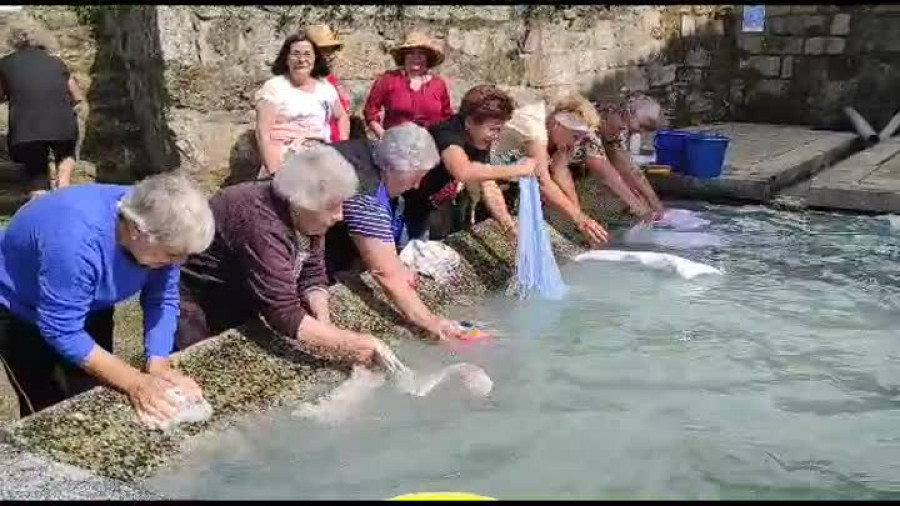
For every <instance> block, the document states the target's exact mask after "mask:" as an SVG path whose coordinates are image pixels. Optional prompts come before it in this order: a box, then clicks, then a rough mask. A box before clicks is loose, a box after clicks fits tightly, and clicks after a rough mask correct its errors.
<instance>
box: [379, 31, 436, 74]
mask: <svg viewBox="0 0 900 506" xmlns="http://www.w3.org/2000/svg"><path fill="white" fill-rule="evenodd" d="M407 49H424V50H426V51H428V53H429V54H430V56H429V57H428V66H429V67H434V66H437V65H440V64H441V63H442V62H443V61H444V50H443V48H441V46H440V44H438V43H437V42H436V41H434V40H432V38H431V37H429V36H428V35H427V34H425V32H420V31H414V32H410V33H409V34H408V35H407V36H406V40H404V41H403V43H402V44H400V45H398V46H396V47H394V48H392V49H391V56H393V57H394V62H395V63H396V64H397V66H398V67H402V66H403V53H404V51H406V50H407Z"/></svg>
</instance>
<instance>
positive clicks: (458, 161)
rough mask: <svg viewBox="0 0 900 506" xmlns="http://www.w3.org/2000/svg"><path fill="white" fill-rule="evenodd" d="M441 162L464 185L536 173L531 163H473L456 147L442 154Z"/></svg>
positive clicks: (463, 151) (451, 147) (450, 147)
mask: <svg viewBox="0 0 900 506" xmlns="http://www.w3.org/2000/svg"><path fill="white" fill-rule="evenodd" d="M441 160H442V161H443V162H444V166H445V167H446V168H447V172H449V173H450V175H451V176H453V179H455V180H457V181H460V182H462V183H474V182H480V181H493V180H495V179H513V178H518V177H525V176H530V175H531V174H532V173H533V172H534V164H533V162H531V161H526V162H523V163H520V164H518V165H487V164H484V163H478V162H473V161H471V160H470V159H469V155H467V154H466V152H465V150H464V149H463V148H461V147H460V146H456V145H453V146H449V147H447V149H445V150H444V151H443V152H441Z"/></svg>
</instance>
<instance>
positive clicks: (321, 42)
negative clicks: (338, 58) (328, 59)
mask: <svg viewBox="0 0 900 506" xmlns="http://www.w3.org/2000/svg"><path fill="white" fill-rule="evenodd" d="M306 36H307V37H309V40H311V41H312V42H313V44H315V45H316V46H318V47H319V48H335V49H341V48H342V47H344V43H343V42H341V41H340V40H339V39H338V38H337V35H336V34H335V33H334V32H333V31H332V30H331V27H330V26H328V25H312V26H310V27H308V28H307V29H306Z"/></svg>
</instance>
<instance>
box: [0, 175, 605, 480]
mask: <svg viewBox="0 0 900 506" xmlns="http://www.w3.org/2000/svg"><path fill="white" fill-rule="evenodd" d="M585 183H590V184H585ZM579 187H580V188H579V191H580V193H581V195H582V197H583V198H582V202H583V203H584V204H583V205H584V206H585V209H586V211H588V212H590V213H591V214H592V215H594V216H598V217H599V216H601V215H602V216H605V217H606V218H607V219H608V220H609V219H614V218H615V217H616V216H617V215H618V213H619V212H620V211H619V209H620V208H618V203H617V202H616V201H615V200H613V199H610V198H608V197H607V196H606V194H605V193H603V192H602V191H601V190H599V185H597V184H596V183H594V182H593V181H591V180H587V181H582V182H581V184H579ZM548 221H549V222H551V223H557V224H559V225H560V226H559V229H561V230H562V231H563V232H560V231H558V230H557V229H556V228H554V227H553V226H551V225H549V224H548V225H547V226H548V229H549V230H550V233H551V238H552V240H553V243H554V251H555V253H556V255H557V258H559V259H560V260H561V261H564V259H565V258H567V257H569V256H571V255H573V254H575V253H578V252H580V251H583V247H582V246H580V245H579V244H578V241H579V239H578V238H577V236H575V235H572V234H573V233H574V232H573V230H572V228H571V227H566V226H562V224H560V222H559V218H558V216H556V215H555V214H554V213H552V212H549V213H548ZM564 234H566V235H567V236H568V237H569V238H567V237H566V235H564ZM445 242H446V243H447V244H448V245H450V246H451V247H452V248H453V249H454V250H456V251H457V252H458V253H459V254H460V255H461V256H462V258H463V260H464V263H463V266H462V268H461V269H460V270H459V272H458V273H457V274H456V277H455V280H454V282H452V283H436V282H434V281H433V280H430V279H423V280H422V283H421V286H420V287H419V293H420V294H421V296H422V298H423V300H425V302H426V303H427V304H428V305H429V307H432V308H439V307H444V306H446V305H448V304H451V303H453V304H467V303H473V302H475V301H477V300H478V299H479V298H481V297H483V296H484V295H486V294H488V293H489V292H492V291H496V290H499V289H503V288H504V287H505V285H506V283H507V282H508V280H509V279H510V277H511V276H512V274H513V273H514V269H515V248H514V247H512V245H511V244H510V243H509V242H508V241H507V240H506V239H505V237H504V236H503V235H502V233H501V232H500V231H499V229H498V227H497V226H496V224H495V223H494V222H493V221H492V220H489V221H486V222H482V223H480V224H478V225H476V226H475V227H473V228H472V229H471V230H469V231H465V232H460V233H457V234H454V235H452V236H450V237H448V238H446V239H445ZM331 303H332V306H331V307H332V319H333V320H334V322H335V323H336V324H337V325H339V326H341V327H344V328H348V329H352V330H356V331H360V332H368V333H371V334H374V335H376V336H378V337H381V338H383V339H385V340H386V341H387V342H388V343H391V342H396V341H397V340H400V339H410V338H413V339H414V338H417V337H416V334H415V333H414V332H413V331H411V330H410V329H409V328H407V327H406V326H404V325H403V324H402V322H401V317H400V315H399V313H397V312H396V311H395V310H394V309H393V307H392V305H391V304H390V303H389V302H388V300H387V299H386V297H385V296H384V294H383V293H382V292H381V290H380V288H378V287H377V285H376V283H375V282H374V281H373V280H372V278H371V277H370V276H369V275H367V274H364V275H362V276H359V277H355V278H352V279H350V280H347V281H345V282H344V283H341V284H337V285H335V286H333V287H332V288H331ZM177 360H178V362H179V366H180V367H181V368H182V369H183V370H184V371H186V372H187V373H188V374H190V375H191V376H193V377H194V378H195V379H196V380H197V382H198V383H199V384H200V385H201V387H202V388H203V389H204V391H205V393H206V396H207V398H208V399H209V401H210V403H211V404H212V405H213V407H214V409H215V415H214V416H213V418H212V420H210V421H209V422H207V423H203V424H198V425H194V426H188V427H185V428H184V429H183V430H181V431H178V432H176V433H174V434H172V435H164V434H161V433H156V432H151V431H147V430H145V429H143V428H142V427H141V426H139V425H138V424H137V423H136V422H135V421H134V420H133V411H132V409H131V407H130V406H129V405H128V401H127V399H126V398H125V397H124V396H122V395H120V394H118V393H115V392H112V391H110V390H108V389H106V388H96V389H94V390H91V391H89V392H86V393H84V394H82V395H80V396H77V397H75V398H72V399H69V400H67V401H65V402H63V403H60V404H58V405H56V406H54V407H52V408H49V409H47V410H45V411H43V412H40V413H38V414H36V415H33V416H30V417H27V418H24V419H22V420H20V421H18V422H16V423H14V424H10V425H9V426H7V427H6V428H5V429H4V430H3V431H2V433H3V435H4V436H5V437H6V439H7V442H8V443H9V444H11V445H12V446H13V447H14V448H16V449H17V451H24V453H22V454H21V456H20V457H18V458H19V459H23V458H34V456H38V457H40V458H43V459H50V460H52V461H55V462H57V463H62V464H65V465H70V466H75V467H77V468H81V469H82V470H87V471H90V476H91V479H102V478H100V477H105V478H112V479H114V480H123V481H126V482H133V481H136V480H139V479H141V478H142V477H145V476H147V475H148V474H149V473H151V472H152V471H153V470H154V469H156V468H158V466H160V465H162V464H164V463H166V462H168V461H171V459H173V458H176V457H177V455H178V454H179V452H180V451H181V449H182V448H183V445H184V444H185V443H187V442H188V441H189V440H191V439H192V438H194V437H196V436H198V435H200V434H203V433H208V432H210V431H215V430H221V429H223V428H225V427H227V426H228V425H229V424H231V423H234V422H235V421H237V420H238V419H239V418H240V417H242V416H244V415H250V414H253V413H259V412H261V411H265V410H267V409H271V408H273V407H276V406H279V405H283V404H287V403H296V402H300V401H307V400H312V399H315V398H317V397H319V396H321V395H322V394H324V393H326V392H327V391H329V390H330V389H331V388H333V387H335V386H336V385H338V384H339V383H340V382H341V381H343V380H344V379H345V378H346V377H347V372H346V371H343V370H339V369H336V368H333V367H331V366H329V365H327V364H324V363H322V362H320V361H317V360H315V359H313V358H311V357H309V356H308V355H305V354H303V353H301V352H300V351H298V350H296V349H295V348H294V347H293V346H291V344H290V343H289V341H287V340H286V339H284V338H281V337H279V336H277V335H275V334H273V333H272V332H270V331H269V330H268V329H267V328H266V327H265V325H264V324H263V323H262V322H254V323H252V324H249V325H247V326H245V327H243V328H240V329H235V330H231V331H227V332H225V333H223V334H221V335H219V336H216V337H214V338H212V339H210V340H208V341H205V342H203V343H200V344H198V345H196V346H194V347H192V348H189V349H188V350H185V351H184V352H183V353H181V354H180V355H178V356H177ZM0 467H2V466H0ZM7 467H9V466H7ZM0 470H2V469H0ZM52 474H53V471H46V472H44V473H39V474H38V475H37V476H36V477H35V478H33V479H37V480H46V479H48V478H47V477H48V475H52ZM127 490H128V493H127V494H126V495H127V497H128V498H130V497H134V492H133V490H132V488H127ZM110 494H112V495H115V494H114V493H112V492H110ZM122 498H126V497H125V496H122Z"/></svg>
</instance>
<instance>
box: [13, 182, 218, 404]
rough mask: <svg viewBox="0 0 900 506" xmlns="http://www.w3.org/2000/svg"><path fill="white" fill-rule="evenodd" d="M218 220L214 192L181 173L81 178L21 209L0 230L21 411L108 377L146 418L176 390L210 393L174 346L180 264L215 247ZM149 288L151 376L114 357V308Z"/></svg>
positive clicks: (143, 297) (145, 298)
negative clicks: (173, 361)
mask: <svg viewBox="0 0 900 506" xmlns="http://www.w3.org/2000/svg"><path fill="white" fill-rule="evenodd" d="M214 228H215V226H214V222H213V215H212V212H211V211H210V208H209V204H208V202H207V199H206V196H205V195H204V194H203V193H202V191H200V190H199V189H198V188H197V187H196V186H195V185H194V184H193V183H192V182H191V181H190V180H188V179H187V178H185V177H183V176H181V175H178V174H163V175H157V176H152V177H149V178H147V179H145V180H143V181H141V182H139V183H137V184H136V185H135V186H133V187H130V186H118V185H106V184H85V185H79V186H75V187H71V188H66V189H64V190H60V191H58V192H54V193H52V194H49V195H48V196H46V197H44V198H41V199H38V200H35V201H32V202H30V203H28V204H26V205H25V206H23V207H22V208H21V209H19V211H18V212H17V213H16V214H15V216H13V219H12V221H11V222H10V223H9V226H8V227H7V229H6V230H5V231H2V232H0V354H2V357H3V358H4V360H5V361H6V365H7V367H8V372H10V373H11V374H10V376H11V378H10V379H11V382H12V384H13V385H14V386H15V388H16V392H17V394H18V397H19V406H20V412H21V414H22V415H23V416H24V415H28V414H31V413H33V412H35V411H39V410H41V409H43V408H45V407H47V406H50V405H52V404H54V403H56V402H59V401H61V400H63V399H65V398H68V397H71V396H73V395H75V394H78V393H79V392H82V391H85V390H87V389H89V388H91V387H93V386H94V385H95V384H96V383H97V380H100V382H102V383H105V384H107V385H109V386H110V387H112V388H115V389H116V390H118V391H120V392H123V393H125V394H126V395H128V397H129V399H130V401H131V403H132V405H133V406H134V408H135V409H136V410H137V411H138V413H139V415H141V416H145V415H147V416H152V417H153V418H156V419H159V420H165V419H167V418H168V417H169V416H170V415H172V414H173V411H174V407H173V406H172V405H171V404H170V403H169V401H168V400H167V399H166V397H165V391H166V390H167V389H168V388H171V387H173V386H177V387H181V389H182V390H183V391H184V392H185V393H186V394H187V395H188V396H189V397H197V396H199V395H201V392H200V388H199V387H198V386H197V384H196V383H194V381H193V380H191V379H189V378H187V377H186V376H184V375H182V374H181V373H179V372H177V371H175V370H174V369H172V368H171V366H170V364H169V354H170V353H171V351H172V348H173V341H174V336H175V331H176V329H177V326H178V282H179V268H178V264H179V263H180V262H182V261H183V260H184V259H185V258H186V257H187V256H188V255H190V254H194V253H199V252H200V251H203V250H204V249H206V247H207V246H208V245H209V244H210V242H211V241H212V238H213V233H214ZM138 292H140V303H141V307H142V308H143V311H144V336H145V372H144V373H142V372H140V371H138V370H137V369H135V368H133V367H131V366H130V365H128V364H126V363H125V362H123V361H122V360H121V359H119V358H117V357H115V356H114V355H113V354H112V345H113V307H114V306H115V304H117V303H119V302H121V301H124V300H126V299H128V298H130V297H132V296H133V295H135V294H137V293H138ZM58 366H61V368H62V371H63V375H62V376H63V377H62V378H60V377H59V376H57V375H56V373H55V371H56V370H57V368H58ZM85 373H87V374H85Z"/></svg>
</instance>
